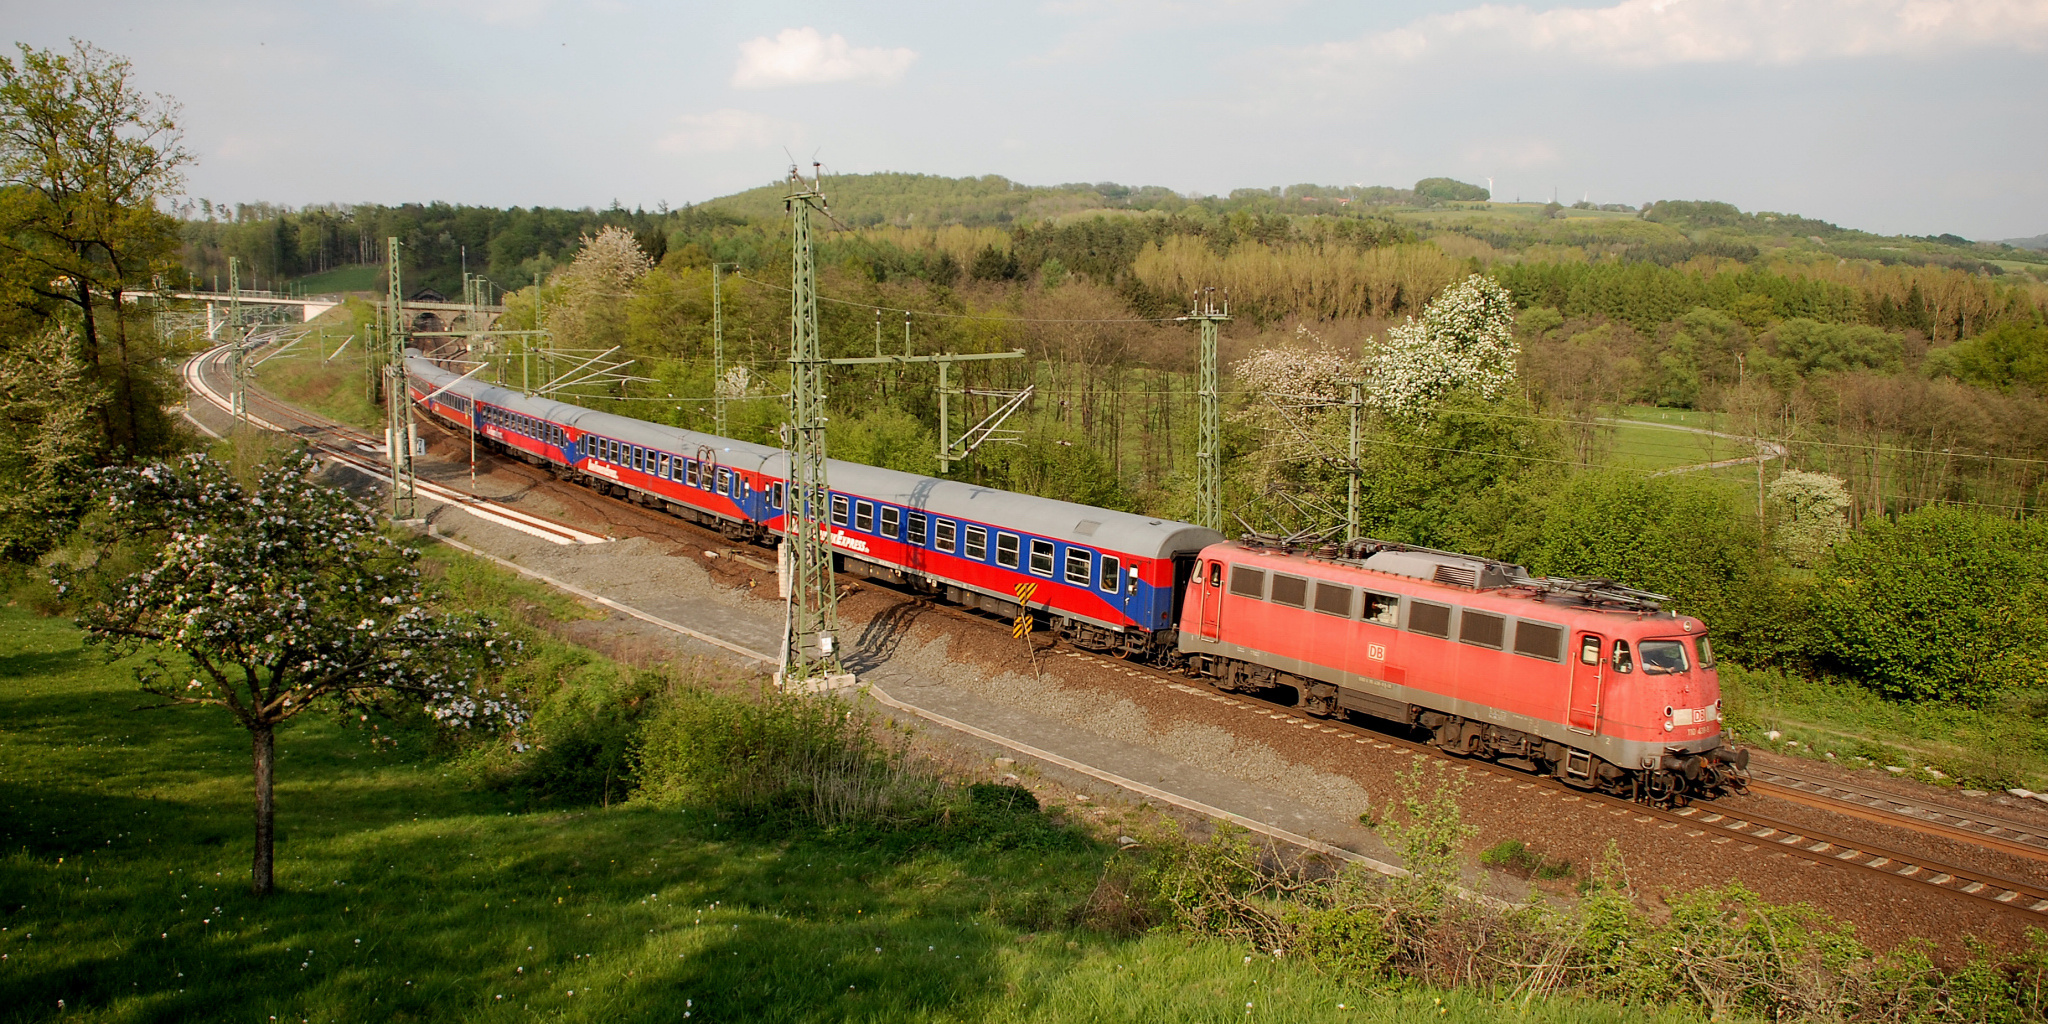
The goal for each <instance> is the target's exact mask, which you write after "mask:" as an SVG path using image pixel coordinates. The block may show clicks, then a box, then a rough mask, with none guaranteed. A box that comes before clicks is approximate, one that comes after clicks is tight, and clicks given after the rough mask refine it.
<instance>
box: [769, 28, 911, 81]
mask: <svg viewBox="0 0 2048 1024" xmlns="http://www.w3.org/2000/svg"><path fill="white" fill-rule="evenodd" d="M916 59H917V53H916V51H914V50H910V49H908V48H905V47H897V48H895V49H884V48H882V47H879V46H873V47H869V46H860V47H857V46H851V45H849V44H848V43H847V42H846V37H845V36H842V35H840V34H838V33H836V32H835V33H833V34H831V35H829V36H826V35H820V34H818V30H817V29H814V28H810V27H808V26H806V27H804V28H786V29H783V30H782V31H781V32H778V33H776V35H775V38H773V39H770V38H768V37H767V36H761V37H759V38H756V39H749V40H747V41H746V42H744V43H741V44H740V62H739V66H737V67H735V68H733V72H732V84H733V87H734V88H736V89H768V88H773V87H775V86H778V85H819V84H822V83H825V82H856V81H870V82H889V81H894V80H896V79H898V78H901V77H903V73H904V72H905V71H908V70H910V63H911V62H912V61H914V60H916Z"/></svg>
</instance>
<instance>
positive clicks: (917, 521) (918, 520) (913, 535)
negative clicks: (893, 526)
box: [903, 512, 926, 547]
mask: <svg viewBox="0 0 2048 1024" xmlns="http://www.w3.org/2000/svg"><path fill="white" fill-rule="evenodd" d="M904 521H905V523H906V525H908V527H909V530H910V532H909V533H907V534H905V535H904V538H903V539H904V540H907V541H909V542H911V543H912V544H915V545H917V546H918V547H923V546H924V539H925V532H926V531H925V518H924V513H922V512H907V513H905V514H904Z"/></svg>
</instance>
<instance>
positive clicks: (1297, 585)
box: [1273, 572, 1308, 608]
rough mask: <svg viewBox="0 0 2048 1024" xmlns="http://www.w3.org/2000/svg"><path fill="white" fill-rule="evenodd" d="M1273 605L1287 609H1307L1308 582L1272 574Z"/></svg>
mask: <svg viewBox="0 0 2048 1024" xmlns="http://www.w3.org/2000/svg"><path fill="white" fill-rule="evenodd" d="M1273 603H1274V604H1284V605H1286V606H1288V607H1289V608H1306V607H1308V581H1307V580H1305V579H1302V578H1301V577H1299V576H1282V575H1280V574H1279V573H1277V572H1276V573H1274V574H1273Z"/></svg>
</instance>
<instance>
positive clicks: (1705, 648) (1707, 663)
mask: <svg viewBox="0 0 2048 1024" xmlns="http://www.w3.org/2000/svg"><path fill="white" fill-rule="evenodd" d="M1699 644H1700V667H1701V668H1713V667H1714V645H1713V644H1712V643H1709V642H1708V641H1707V638H1706V637H1700V639H1699Z"/></svg>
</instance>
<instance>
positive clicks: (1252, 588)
mask: <svg viewBox="0 0 2048 1024" xmlns="http://www.w3.org/2000/svg"><path fill="white" fill-rule="evenodd" d="M1230 592H1231V593H1233V594H1236V595H1237V596H1239V597H1251V598H1263V597H1265V596H1266V570H1264V569H1254V568H1252V567H1251V566H1248V565H1233V566H1231V567H1230Z"/></svg>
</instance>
